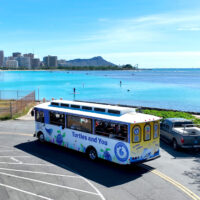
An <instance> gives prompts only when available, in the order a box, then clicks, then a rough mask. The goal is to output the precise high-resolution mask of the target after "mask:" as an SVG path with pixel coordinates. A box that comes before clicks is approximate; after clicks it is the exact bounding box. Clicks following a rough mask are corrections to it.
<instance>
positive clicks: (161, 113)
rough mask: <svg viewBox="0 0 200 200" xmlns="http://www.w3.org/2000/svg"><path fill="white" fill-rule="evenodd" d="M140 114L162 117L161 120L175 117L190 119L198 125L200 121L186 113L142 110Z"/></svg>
mask: <svg viewBox="0 0 200 200" xmlns="http://www.w3.org/2000/svg"><path fill="white" fill-rule="evenodd" d="M142 113H145V114H150V115H154V116H158V117H162V118H163V120H164V119H166V118H175V117H178V118H185V119H191V120H193V121H194V123H195V124H200V119H198V118H196V117H194V116H193V115H192V114H190V113H187V112H179V111H165V110H149V109H144V110H142Z"/></svg>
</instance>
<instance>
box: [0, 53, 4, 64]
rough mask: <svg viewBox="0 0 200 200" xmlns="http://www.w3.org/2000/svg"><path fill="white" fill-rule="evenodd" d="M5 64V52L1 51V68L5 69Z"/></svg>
mask: <svg viewBox="0 0 200 200" xmlns="http://www.w3.org/2000/svg"><path fill="white" fill-rule="evenodd" d="M3 62H4V52H3V51H0V67H3Z"/></svg>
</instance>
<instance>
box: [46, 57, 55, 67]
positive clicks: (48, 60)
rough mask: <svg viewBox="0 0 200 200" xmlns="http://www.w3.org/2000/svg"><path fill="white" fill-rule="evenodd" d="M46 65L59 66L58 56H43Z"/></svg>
mask: <svg viewBox="0 0 200 200" xmlns="http://www.w3.org/2000/svg"><path fill="white" fill-rule="evenodd" d="M43 62H44V64H45V66H46V67H57V66H58V63H57V56H46V57H44V58H43Z"/></svg>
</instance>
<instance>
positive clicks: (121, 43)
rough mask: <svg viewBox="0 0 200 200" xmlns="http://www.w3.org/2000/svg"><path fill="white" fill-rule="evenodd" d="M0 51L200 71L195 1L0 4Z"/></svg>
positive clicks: (199, 16) (199, 9)
mask: <svg viewBox="0 0 200 200" xmlns="http://www.w3.org/2000/svg"><path fill="white" fill-rule="evenodd" d="M0 49H3V50H4V51H5V55H6V56H9V55H10V54H11V53H12V52H14V51H20V52H22V53H26V52H34V53H35V54H36V55H37V56H38V57H40V58H42V57H43V56H45V55H57V56H58V58H59V59H61V58H64V59H67V60H69V59H74V58H90V57H94V56H103V57H104V58H105V59H107V60H109V61H111V62H113V63H115V64H126V63H130V64H133V65H135V64H139V67H141V68H142V67H143V68H153V67H157V68H162V67H163V68H164V67H168V68H170V67H180V68H182V67H183V68H184V67H200V1H199V0H190V1H189V0H57V1H53V0H12V1H11V0H0Z"/></svg>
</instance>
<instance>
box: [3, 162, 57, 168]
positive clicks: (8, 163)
mask: <svg viewBox="0 0 200 200" xmlns="http://www.w3.org/2000/svg"><path fill="white" fill-rule="evenodd" d="M0 164H7V165H33V166H34V165H36V166H37V165H38V166H50V167H51V166H54V165H51V164H40V163H10V162H0Z"/></svg>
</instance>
